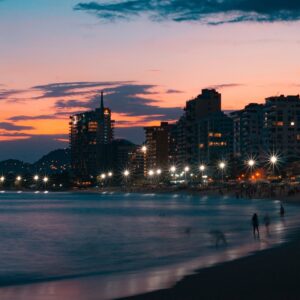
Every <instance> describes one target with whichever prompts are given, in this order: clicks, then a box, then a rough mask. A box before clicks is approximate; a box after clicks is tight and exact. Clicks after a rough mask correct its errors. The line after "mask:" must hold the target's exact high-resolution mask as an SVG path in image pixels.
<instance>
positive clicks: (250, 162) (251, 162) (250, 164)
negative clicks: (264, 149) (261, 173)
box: [248, 159, 255, 168]
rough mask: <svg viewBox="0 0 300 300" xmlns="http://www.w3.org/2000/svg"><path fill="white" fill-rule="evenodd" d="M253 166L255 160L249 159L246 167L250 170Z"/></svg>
mask: <svg viewBox="0 0 300 300" xmlns="http://www.w3.org/2000/svg"><path fill="white" fill-rule="evenodd" d="M254 165H255V160H254V159H249V160H248V166H249V167H250V168H253V167H254Z"/></svg>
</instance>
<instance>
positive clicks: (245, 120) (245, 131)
mask: <svg viewBox="0 0 300 300" xmlns="http://www.w3.org/2000/svg"><path fill="white" fill-rule="evenodd" d="M263 110H264V105H263V104H257V103H250V104H249V105H247V106H246V107H245V108H244V109H242V110H239V111H235V112H233V113H231V118H232V120H233V155H234V157H236V158H241V159H242V160H246V159H250V158H253V159H254V158H255V159H256V160H259V161H262V160H263V158H264V149H263V147H262V132H263V125H264V122H263V115H264V112H263Z"/></svg>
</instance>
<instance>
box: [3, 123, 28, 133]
mask: <svg viewBox="0 0 300 300" xmlns="http://www.w3.org/2000/svg"><path fill="white" fill-rule="evenodd" d="M0 129H3V130H6V131H22V130H32V129H34V127H32V126H22V125H15V124H13V123H10V122H0Z"/></svg>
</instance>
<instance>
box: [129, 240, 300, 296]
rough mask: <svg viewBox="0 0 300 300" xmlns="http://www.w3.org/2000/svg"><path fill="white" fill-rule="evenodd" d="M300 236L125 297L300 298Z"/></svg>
mask: <svg viewBox="0 0 300 300" xmlns="http://www.w3.org/2000/svg"><path fill="white" fill-rule="evenodd" d="M299 277H300V240H299V239H297V240H296V241H293V242H290V243H287V244H285V245H282V246H280V247H277V248H273V249H268V250H264V251H261V252H258V253H256V254H254V255H251V256H249V257H244V258H241V259H237V260H234V261H231V262H226V263H222V264H220V265H217V266H214V267H210V268H206V269H201V270H199V271H197V273H196V274H195V275H190V276H187V277H185V278H184V279H183V280H181V281H180V282H178V283H177V284H176V285H175V286H174V287H172V288H170V289H166V290H161V291H156V292H152V293H148V294H144V295H139V296H135V297H129V298H123V300H125V299H126V300H148V299H149V300H152V299H153V300H155V299H157V300H166V299H170V300H171V299H172V300H174V299H180V300H183V299H184V300H188V299H191V300H195V299H230V300H232V299H281V300H286V299H295V300H296V299H299V298H300V285H299Z"/></svg>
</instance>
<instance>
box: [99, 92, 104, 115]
mask: <svg viewBox="0 0 300 300" xmlns="http://www.w3.org/2000/svg"><path fill="white" fill-rule="evenodd" d="M100 108H101V110H102V111H103V110H104V101H103V91H101V104H100Z"/></svg>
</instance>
